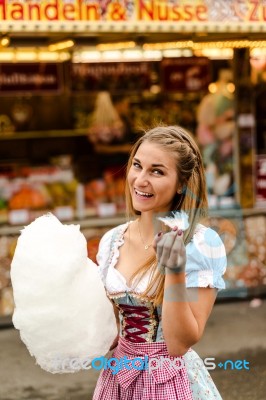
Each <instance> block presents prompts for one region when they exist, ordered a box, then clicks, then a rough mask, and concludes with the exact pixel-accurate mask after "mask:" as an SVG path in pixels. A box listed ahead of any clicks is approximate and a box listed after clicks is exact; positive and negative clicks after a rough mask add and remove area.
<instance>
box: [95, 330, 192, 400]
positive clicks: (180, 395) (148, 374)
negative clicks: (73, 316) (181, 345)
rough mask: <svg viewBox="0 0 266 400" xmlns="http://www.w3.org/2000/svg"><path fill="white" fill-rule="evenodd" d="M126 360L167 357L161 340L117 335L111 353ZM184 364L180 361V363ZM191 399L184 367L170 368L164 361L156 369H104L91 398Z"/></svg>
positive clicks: (136, 399) (129, 399)
mask: <svg viewBox="0 0 266 400" xmlns="http://www.w3.org/2000/svg"><path fill="white" fill-rule="evenodd" d="M124 356H126V357H127V359H128V360H133V359H134V358H136V357H138V358H141V359H142V360H144V359H145V356H148V357H149V358H151V357H152V358H160V357H168V358H170V359H171V360H174V357H170V356H169V354H168V352H167V347H166V344H165V343H164V342H151V343H147V342H145V343H133V342H132V341H129V340H127V339H124V338H122V337H120V339H119V342H118V346H117V348H116V349H115V351H114V353H113V356H112V357H115V358H118V359H123V357H124ZM183 365H184V363H183ZM132 399H133V400H177V399H178V400H193V397H192V392H191V389H190V383H189V380H188V375H187V371H186V367H185V366H183V367H182V368H174V367H173V366H171V365H170V364H169V363H168V362H164V363H163V365H162V366H160V367H159V368H157V369H151V370H150V371H149V370H148V369H147V370H145V369H143V370H137V369H134V368H130V369H127V368H122V369H121V370H120V371H119V372H117V373H116V374H113V373H112V371H111V369H109V368H107V369H104V370H103V371H102V372H101V374H100V376H99V379H98V382H97V385H96V388H95V391H94V395H93V400H132Z"/></svg>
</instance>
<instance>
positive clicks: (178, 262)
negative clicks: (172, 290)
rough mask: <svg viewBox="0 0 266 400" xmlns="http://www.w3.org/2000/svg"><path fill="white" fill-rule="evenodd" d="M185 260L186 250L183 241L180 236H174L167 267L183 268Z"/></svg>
mask: <svg viewBox="0 0 266 400" xmlns="http://www.w3.org/2000/svg"><path fill="white" fill-rule="evenodd" d="M185 259H186V249H185V246H184V242H183V239H182V238H181V237H180V236H176V238H175V242H174V244H173V246H172V249H171V253H170V256H169V259H168V264H167V266H168V267H170V268H178V267H182V266H184V263H185Z"/></svg>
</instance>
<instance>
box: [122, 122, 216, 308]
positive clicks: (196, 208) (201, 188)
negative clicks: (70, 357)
mask: <svg viewBox="0 0 266 400" xmlns="http://www.w3.org/2000/svg"><path fill="white" fill-rule="evenodd" d="M144 142H148V143H153V144H156V145H158V146H161V147H162V149H163V150H164V151H169V152H170V153H172V154H173V155H174V156H175V157H176V168H177V177H178V182H179V184H181V186H182V192H181V194H178V193H176V195H175V197H174V199H173V203H172V208H171V211H174V210H181V209H182V210H183V211H185V212H186V213H187V214H188V217H189V228H188V229H187V230H186V231H185V233H184V242H185V245H186V244H188V243H189V242H190V240H191V239H192V237H193V234H194V231H195V228H196V225H197V224H198V222H199V221H200V220H201V219H203V218H204V217H206V216H207V210H208V200H207V191H206V182H205V172H204V167H203V161H202V157H201V154H200V151H199V148H198V146H197V144H196V142H195V140H194V139H193V136H192V135H191V134H190V133H189V132H188V131H186V130H185V129H184V128H181V127H179V126H158V127H156V128H152V129H150V130H149V131H147V132H146V133H145V134H144V135H143V136H142V137H141V138H140V139H139V140H138V141H137V142H136V143H135V145H134V146H133V148H132V150H131V154H130V157H129V160H128V165H127V172H126V176H128V173H129V170H130V168H131V165H132V161H133V158H134V156H135V154H136V152H137V150H138V148H139V147H140V145H141V144H142V143H144ZM176 189H178V188H176ZM125 191H126V192H125V194H126V206H127V215H128V217H129V218H131V217H132V216H137V215H140V214H141V213H140V212H139V211H137V210H134V208H133V204H132V198H131V194H130V190H129V185H128V181H127V180H126V188H125ZM156 261H157V260H156V256H152V257H151V258H150V259H149V260H148V261H147V262H146V263H145V264H144V265H141V266H140V268H139V269H138V271H137V272H136V273H135V274H134V275H133V276H132V277H131V281H132V280H133V278H134V277H136V276H138V277H139V279H141V278H142V277H143V275H144V274H145V273H146V272H147V270H148V269H151V270H152V276H151V281H150V284H149V285H148V288H147V290H146V291H145V293H144V294H143V295H144V296H145V295H147V294H148V293H149V292H150V290H152V289H154V288H155V293H156V294H155V296H154V297H153V299H152V301H153V302H154V304H155V305H159V304H161V303H162V300H163V291H164V274H162V273H160V272H159V271H158V268H157V262H156Z"/></svg>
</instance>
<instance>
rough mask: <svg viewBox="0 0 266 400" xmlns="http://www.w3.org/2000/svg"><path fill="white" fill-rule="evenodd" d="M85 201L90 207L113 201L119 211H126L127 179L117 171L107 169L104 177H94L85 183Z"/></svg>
mask: <svg viewBox="0 0 266 400" xmlns="http://www.w3.org/2000/svg"><path fill="white" fill-rule="evenodd" d="M85 201H86V205H87V206H88V207H94V208H95V213H96V214H97V207H98V205H99V204H101V203H113V204H115V205H116V209H117V212H118V213H121V212H124V211H125V179H124V176H123V175H121V174H118V173H117V171H113V170H112V169H107V170H105V171H104V173H103V177H102V178H98V179H93V180H91V181H89V182H88V183H86V184H85Z"/></svg>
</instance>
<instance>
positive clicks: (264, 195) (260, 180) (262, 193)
mask: <svg viewBox="0 0 266 400" xmlns="http://www.w3.org/2000/svg"><path fill="white" fill-rule="evenodd" d="M256 205H257V206H264V207H265V206H266V154H263V155H259V156H257V163H256Z"/></svg>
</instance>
